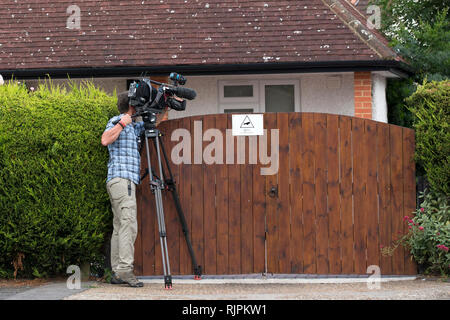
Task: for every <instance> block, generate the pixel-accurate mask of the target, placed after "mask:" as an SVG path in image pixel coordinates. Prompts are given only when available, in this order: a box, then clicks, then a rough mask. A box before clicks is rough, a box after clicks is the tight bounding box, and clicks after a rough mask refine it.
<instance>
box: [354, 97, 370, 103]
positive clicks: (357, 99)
mask: <svg viewBox="0 0 450 320" xmlns="http://www.w3.org/2000/svg"><path fill="white" fill-rule="evenodd" d="M371 101H372V98H371V97H355V102H371Z"/></svg>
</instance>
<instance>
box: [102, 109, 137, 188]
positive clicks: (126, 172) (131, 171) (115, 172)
mask: <svg viewBox="0 0 450 320" xmlns="http://www.w3.org/2000/svg"><path fill="white" fill-rule="evenodd" d="M120 118H122V115H119V116H115V117H112V118H111V119H110V120H109V121H108V124H107V125H106V129H105V131H107V130H109V129H111V128H112V127H114V124H113V122H114V121H116V120H118V119H120ZM143 130H144V122H137V123H134V122H132V123H131V124H129V125H127V126H126V127H125V129H123V130H122V131H121V132H120V135H119V137H118V138H117V140H116V141H114V142H113V143H111V144H110V145H108V151H109V161H108V177H107V178H106V182H108V181H110V180H111V179H113V178H117V177H119V178H124V179H129V180H131V181H133V182H134V183H135V184H139V183H140V180H141V177H140V164H141V156H140V154H139V148H138V138H139V136H140V135H141V133H142V131H143Z"/></svg>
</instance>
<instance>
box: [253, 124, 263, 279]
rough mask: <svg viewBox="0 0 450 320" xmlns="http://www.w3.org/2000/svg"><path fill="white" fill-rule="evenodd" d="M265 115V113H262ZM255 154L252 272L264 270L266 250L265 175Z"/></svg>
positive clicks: (259, 142) (258, 145) (258, 138)
mask: <svg viewBox="0 0 450 320" xmlns="http://www.w3.org/2000/svg"><path fill="white" fill-rule="evenodd" d="M264 116H265V115H264ZM255 138H256V139H257V140H256V141H257V150H256V151H257V152H256V154H257V155H259V148H260V147H261V146H260V144H261V140H260V136H255ZM259 159H260V158H259V156H257V163H256V164H255V165H253V166H252V167H253V176H252V179H253V181H252V185H253V188H252V201H253V272H254V273H264V272H266V268H265V267H266V266H265V262H266V252H265V239H266V231H265V218H266V196H265V195H266V189H265V188H266V177H265V176H263V175H262V174H261V167H262V166H261V163H260V162H259Z"/></svg>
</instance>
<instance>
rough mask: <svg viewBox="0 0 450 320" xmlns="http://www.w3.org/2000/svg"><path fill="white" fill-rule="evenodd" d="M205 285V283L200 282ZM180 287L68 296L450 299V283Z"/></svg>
mask: <svg viewBox="0 0 450 320" xmlns="http://www.w3.org/2000/svg"><path fill="white" fill-rule="evenodd" d="M200 282H201V281H200ZM200 282H199V283H198V284H191V283H189V284H183V283H179V284H177V283H176V282H175V281H174V288H173V289H172V290H165V289H164V288H163V285H162V283H145V285H144V287H143V288H130V287H127V286H122V285H120V286H117V285H110V284H105V283H99V284H97V285H95V288H91V289H89V290H86V291H83V292H81V293H78V294H75V295H72V296H69V297H67V298H66V299H68V300H80V299H81V300H90V299H93V300H110V299H114V300H122V299H123V300H128V299H132V300H142V299H145V300H172V299H179V300H235V299H237V300H291V299H292V300H316V299H321V300H323V299H326V300H348V299H350V300H360V299H362V300H420V299H433V300H437V299H438V300H441V299H444V300H450V283H448V282H440V281H423V280H409V281H392V282H391V281H390V282H383V283H380V289H369V288H368V286H367V283H361V282H359V283H328V284H302V283H297V284H285V283H282V284H279V283H268V284H242V283H231V284H223V283H222V284H200Z"/></svg>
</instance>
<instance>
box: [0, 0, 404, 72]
mask: <svg viewBox="0 0 450 320" xmlns="http://www.w3.org/2000/svg"><path fill="white" fill-rule="evenodd" d="M336 1H337V0H336ZM342 1H344V2H345V1H346V0H342ZM348 1H350V0H348ZM330 2H335V1H332V0H307V1H306V0H300V1H274V0H267V1H253V0H245V1H243V0H239V1H238V0H221V1H218V0H152V1H149V0H138V1H137V0H128V1H124V0H122V1H119V0H109V1H92V0H79V1H73V0H46V1H45V0H30V1H19V0H2V4H1V9H0V70H17V69H46V68H80V67H100V68H101V67H118V66H122V67H125V66H165V65H202V64H208V65H211V64H250V63H265V62H271V63H274V62H321V61H356V60H358V61H367V60H384V59H394V58H395V54H394V53H393V52H392V51H390V49H388V48H387V46H386V43H385V42H383V41H378V44H377V45H380V46H381V47H382V48H381V49H380V47H377V45H372V44H371V43H370V41H368V40H367V39H369V38H370V39H371V38H373V36H372V32H371V31H366V33H364V34H367V39H365V38H364V35H363V36H361V34H358V32H357V31H355V30H353V28H352V26H351V25H349V23H348V22H349V21H346V19H348V17H345V16H342V15H341V14H336V10H335V8H331V7H330ZM74 3H75V4H76V5H78V6H79V8H80V10H81V27H80V29H79V30H78V29H68V28H67V27H66V26H67V20H68V18H69V16H70V14H68V13H67V12H66V11H67V8H68V7H69V6H71V5H73V4H74ZM344 6H345V5H344ZM347 13H348V12H347ZM351 14H352V13H351V12H350V16H351ZM375 38H377V37H375ZM370 39H369V40H370Z"/></svg>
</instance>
